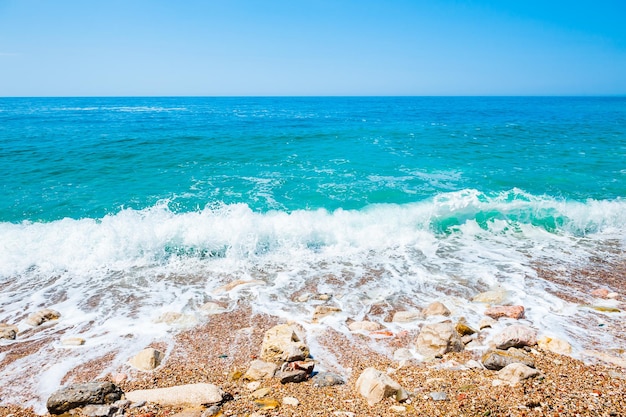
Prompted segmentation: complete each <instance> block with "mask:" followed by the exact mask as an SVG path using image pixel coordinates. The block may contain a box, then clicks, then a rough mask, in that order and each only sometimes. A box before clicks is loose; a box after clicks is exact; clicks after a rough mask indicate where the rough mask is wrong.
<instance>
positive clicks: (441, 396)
mask: <svg viewBox="0 0 626 417" xmlns="http://www.w3.org/2000/svg"><path fill="white" fill-rule="evenodd" d="M428 395H429V396H430V398H432V399H433V400H435V401H447V400H448V394H446V393H445V392H444V391H433V392H431V393H430V394H428Z"/></svg>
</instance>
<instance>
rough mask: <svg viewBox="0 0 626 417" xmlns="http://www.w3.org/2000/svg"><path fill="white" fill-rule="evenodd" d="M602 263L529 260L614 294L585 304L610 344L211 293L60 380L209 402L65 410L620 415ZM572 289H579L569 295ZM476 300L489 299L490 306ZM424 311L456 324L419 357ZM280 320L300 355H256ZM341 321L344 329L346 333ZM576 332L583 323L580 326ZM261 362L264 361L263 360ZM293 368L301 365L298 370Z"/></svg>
mask: <svg viewBox="0 0 626 417" xmlns="http://www.w3.org/2000/svg"><path fill="white" fill-rule="evenodd" d="M613 266H614V268H605V267H602V266H601V265H600V266H596V268H595V270H594V271H587V273H586V275H584V274H580V271H577V273H578V275H577V277H578V278H576V277H571V276H570V277H566V276H559V274H558V273H556V272H554V271H552V272H550V271H549V270H547V269H539V270H538V274H539V275H540V276H542V277H543V278H544V279H548V280H553V281H555V282H557V281H558V282H560V284H561V285H562V284H563V283H566V284H567V288H570V289H572V288H573V290H571V291H569V292H568V294H570V295H568V297H567V298H570V300H569V301H574V302H578V303H581V302H584V301H585V299H590V298H598V297H600V298H602V297H611V299H613V300H616V302H615V303H614V305H617V306H618V307H616V308H615V309H614V310H608V311H602V310H601V309H600V310H594V309H589V311H590V312H589V314H590V315H594V316H596V315H597V316H601V317H602V318H603V322H604V323H606V331H607V332H613V333H614V334H613V335H612V336H613V337H614V340H615V341H616V342H615V343H616V344H615V345H613V346H608V347H607V346H604V347H602V346H593V345H592V344H591V345H590V346H587V347H588V349H585V350H583V351H571V346H569V344H568V343H562V344H558V343H556V342H557V341H553V340H547V339H546V338H545V337H544V338H539V340H536V339H533V337H535V336H536V334H532V335H531V336H530V341H528V342H520V341H519V339H520V338H521V336H519V335H518V336H516V338H517V339H515V338H514V339H515V341H514V342H512V343H513V344H512V345H511V346H515V347H509V345H504V346H501V349H498V348H497V347H496V346H495V344H496V343H498V342H497V340H498V338H500V339H501V338H502V337H503V336H502V335H501V334H494V332H493V331H492V329H491V326H492V325H494V323H497V322H498V321H499V322H502V321H504V323H505V326H504V329H505V330H511V329H514V328H515V327H516V326H517V327H520V328H522V327H524V328H528V329H531V331H535V330H533V329H537V328H541V323H528V321H527V320H524V319H523V318H521V317H517V316H514V317H508V316H506V313H502V312H501V311H498V313H497V314H495V313H494V314H495V315H493V314H492V316H493V318H488V316H487V314H486V315H485V320H484V321H481V323H473V322H469V323H467V322H465V321H464V320H463V319H462V318H460V317H455V316H454V315H453V314H450V311H449V310H448V311H446V310H447V309H446V307H445V305H443V304H442V303H433V305H432V306H424V308H423V310H422V311H421V313H420V314H421V315H415V316H414V317H413V316H411V314H397V313H398V312H396V314H397V316H396V317H395V318H394V315H393V314H391V313H390V312H387V313H386V314H384V315H382V314H377V313H379V312H377V311H376V309H375V308H373V309H372V311H371V314H370V315H368V316H366V317H365V320H362V321H360V322H357V321H355V320H347V321H346V322H345V323H344V327H345V328H336V327H337V325H336V323H335V322H332V321H331V322H328V323H327V320H329V318H332V317H333V314H336V313H338V311H339V309H337V308H330V307H332V296H331V295H318V296H313V297H311V298H310V300H317V302H318V304H317V306H318V307H317V308H315V310H314V311H315V312H314V315H313V316H311V319H310V322H309V323H306V326H303V325H302V324H303V323H297V322H289V321H286V320H284V319H283V318H280V317H279V316H277V315H272V314H269V313H259V312H255V310H254V308H253V306H252V305H249V304H246V303H244V302H242V301H239V302H238V303H237V305H236V307H235V308H229V309H223V308H222V306H220V305H219V304H215V305H209V306H207V307H206V308H207V309H210V310H212V311H211V314H210V315H209V316H208V319H207V320H206V321H205V322H204V323H199V324H197V325H195V326H191V327H189V328H187V329H185V330H180V331H178V332H176V333H175V334H173V335H172V337H173V343H172V341H166V340H163V341H159V340H155V341H154V342H152V343H151V344H150V345H149V346H146V348H147V349H146V351H145V352H143V355H144V356H145V358H143V359H142V358H139V357H138V358H129V362H128V363H125V364H124V365H123V366H119V367H118V368H117V369H115V370H113V371H111V370H110V363H111V361H112V359H113V358H114V357H115V355H116V353H115V352H111V354H110V355H109V356H104V357H101V358H99V360H95V361H88V362H86V363H84V364H83V365H81V366H78V367H76V368H74V369H71V370H70V371H69V372H67V374H66V375H65V377H64V378H63V380H62V383H63V385H64V386H71V385H73V384H81V383H88V382H94V381H96V382H97V381H100V382H103V381H106V382H111V383H113V384H114V385H115V386H116V387H118V388H119V389H120V390H121V391H122V392H124V393H126V395H127V396H131V395H132V394H129V393H132V392H136V391H137V390H151V389H155V388H168V387H179V386H187V385H188V384H212V385H215V386H216V387H217V388H218V389H220V390H221V391H220V392H221V394H220V395H221V398H222V399H221V400H219V401H217V402H216V403H214V404H207V403H204V404H200V403H198V404H159V403H158V402H151V401H147V402H146V401H138V402H131V401H124V400H123V399H122V400H121V401H122V402H121V403H119V402H118V403H113V402H112V403H113V404H117V405H115V406H110V405H89V406H83V407H79V408H75V409H73V410H70V411H69V413H70V414H68V415H76V416H81V415H85V416H100V415H106V416H113V415H116V416H122V415H125V416H140V417H160V416H176V417H208V416H211V415H219V416H242V417H243V416H255V417H259V416H330V417H351V416H402V415H407V416H411V415H420V416H579V415H580V416H623V415H626V355H625V353H624V348H626V344H624V332H623V321H624V314H623V310H624V308H625V307H626V305H625V303H624V297H623V294H626V285H625V284H624V265H623V264H619V265H613ZM564 288H565V287H564ZM607 288H608V289H607ZM594 291H595V292H594ZM592 293H593V294H592ZM571 294H574V295H575V296H572V295H571ZM576 294H577V295H576ZM488 295H489V294H487V295H486V296H488ZM294 297H296V298H297V297H298V295H297V294H295V295H294ZM572 297H574V298H576V297H578V298H577V299H576V300H572V299H571V298H572ZM564 298H565V297H564ZM310 300H309V297H301V301H302V302H303V303H306V302H310ZM320 301H321V303H319V302H320ZM468 302H472V301H470V300H468ZM319 306H322V307H323V306H327V307H328V308H319ZM488 307H489V308H492V309H493V306H488ZM500 307H505V308H506V307H511V308H512V311H513V313H511V314H514V315H515V314H517V313H518V312H517V310H516V308H517V309H519V308H523V307H521V306H500ZM527 307H528V306H527ZM489 308H486V312H488V311H489ZM428 310H430V311H432V312H433V315H432V316H430V317H428V323H429V324H428V326H430V325H431V324H433V323H434V324H435V325H438V324H443V327H445V326H446V325H449V326H451V328H452V329H454V333H455V334H454V335H452V336H451V338H450V339H449V340H452V341H453V342H450V341H449V340H448V341H446V342H444V348H443V351H442V352H444V351H445V353H443V354H439V353H436V354H433V355H432V356H429V355H428V354H425V353H424V352H428V350H424V349H423V346H422V347H420V346H419V343H421V342H419V340H420V338H421V339H424V337H425V336H424V333H425V330H426V328H427V327H428V326H427V324H426V321H425V319H424V317H425V316H424V314H425V312H426V311H428ZM59 314H62V313H59ZM46 317H47V318H46ZM61 317H62V316H61ZM32 318H33V320H42V321H45V320H50V321H54V320H58V319H59V318H58V317H56V316H55V313H54V312H53V311H52V312H51V311H44V312H43V313H39V314H38V315H37V316H33V317H32ZM170 319H172V320H175V319H180V317H177V316H176V317H170ZM392 320H401V321H405V324H404V327H403V329H404V330H401V331H397V330H394V331H392V330H388V329H389V328H390V327H389V324H390V323H391V322H392ZM518 323H523V324H518ZM455 324H456V326H454V325H455ZM281 325H287V327H288V328H289V329H290V330H289V332H292V331H293V334H291V333H290V336H288V337H287V338H288V339H289V340H288V343H290V344H291V345H290V346H291V347H290V348H289V349H293V346H297V347H298V349H301V350H303V351H304V352H305V354H306V358H305V357H302V358H296V359H293V358H291V359H284V358H283V359H281V358H279V359H278V360H273V359H271V360H268V357H267V353H266V351H265V350H266V347H264V346H266V343H268V342H266V341H265V339H266V338H267V337H268V336H267V334H268V333H269V332H268V331H269V330H270V329H275V328H277V327H276V326H278V328H283V327H281ZM305 327H306V328H305ZM433 327H435V326H433ZM5 328H6V329H3V330H5V333H3V334H7V335H8V336H7V337H10V336H11V335H12V334H11V333H10V332H11V329H8V325H7V326H5ZM347 328H350V329H354V330H352V331H345V329H347ZM545 330H546V329H541V332H540V333H542V334H543V333H545ZM580 331H581V334H583V333H584V332H585V329H584V328H581V329H580ZM420 333H422V335H420ZM61 336H62V335H57V336H56V337H61ZM439 336H440V335H437V337H439ZM433 337H434V336H433ZM445 337H447V336H445ZM457 339H458V340H461V341H462V342H461V344H460V345H459V346H460V347H454V346H457V345H458V342H454V341H456V340H457ZM561 342H562V341H561ZM46 343H50V341H49V340H48V341H46V340H40V341H37V342H28V343H27V342H24V343H20V342H19V333H18V334H17V338H16V341H14V342H11V343H3V345H2V346H1V349H2V356H1V360H0V368H2V369H5V368H6V367H7V365H8V364H10V363H11V362H12V361H14V360H16V359H18V358H21V357H24V356H27V355H31V354H45V344H46ZM68 343H73V344H77V345H80V344H81V341H80V340H70V341H69V342H68ZM425 343H426V344H427V345H428V344H430V345H428V348H432V347H433V346H434V345H436V344H437V343H439V342H437V341H433V340H430V339H429V341H427V342H425ZM454 343H457V345H455V344H454ZM507 343H508V342H507ZM516 343H517V344H516ZM438 346H439V345H438ZM451 346H452V347H451ZM272 349H274V350H276V349H278V348H272ZM281 349H282V348H281ZM289 349H286V350H289ZM420 349H422V350H420ZM494 349H495V350H496V351H497V353H498V355H500V356H503V357H504V356H506V357H510V356H513V355H514V354H516V355H517V354H519V355H522V356H523V357H524V358H525V359H524V361H527V363H529V364H530V365H532V366H529V367H528V366H526V365H521V366H520V365H519V364H517V365H516V366H518V368H519V369H518V368H516V369H515V370H514V373H515V377H516V378H518V379H517V380H512V381H513V382H511V380H508V379H507V378H508V377H507V376H505V375H504V373H503V371H502V370H495V369H486V368H485V365H486V364H487V361H486V359H485V357H486V353H487V352H491V351H493V350H494ZM568 349H569V350H568ZM279 350H280V349H279ZM419 352H421V354H420V353H419ZM141 360H143V361H144V362H140V361H141ZM146 361H147V362H146ZM272 361H273V362H275V363H274V364H271V362H272ZM524 361H522V362H524ZM142 363H145V365H144V364H142ZM268 364H270V365H268ZM303 364H304V365H303ZM307 364H308V365H307ZM253 365H254V366H257V365H258V366H261V368H262V367H263V366H265V367H266V368H265V369H267V366H269V367H270V368H271V371H270V372H269V373H266V374H264V373H263V372H265V371H263V370H256V371H254V372H253V371H252V368H253ZM142 367H143V368H142ZM305 368H307V369H306V371H305V370H302V369H305ZM370 368H373V369H374V370H375V371H376V372H378V373H379V374H380V375H382V376H383V377H384V378H387V379H390V380H391V386H392V388H389V387H386V388H385V389H384V394H381V397H380V398H378V399H374V400H372V399H368V398H367V397H366V396H365V395H364V394H363V392H364V391H363V390H365V391H368V390H369V392H370V393H372V392H376V390H378V389H379V387H378V386H377V385H375V384H376V383H374V385H370V386H368V387H369V388H368V387H366V388H363V386H362V384H363V382H362V381H359V380H360V376H361V375H363V374H364V373H366V372H365V371H366V370H368V369H370ZM524 369H527V370H529V371H531V373H530V374H529V375H530V376H520V375H522V374H521V372H522V371H524ZM255 372H256V373H255ZM259 372H260V373H259ZM368 372H373V371H368ZM287 374H289V375H287ZM253 375H254V376H253ZM28 377H29V376H28V375H27V374H25V375H18V376H16V378H18V379H19V378H28ZM288 378H295V380H294V379H291V380H290V379H288ZM333 378H334V379H333ZM289 381H295V382H289ZM321 381H332V382H328V383H324V382H321ZM394 384H397V385H394ZM33 385H36V384H33ZM398 386H399V387H400V388H398ZM393 387H395V388H393ZM184 389H185V388H183V390H184ZM3 391H4V390H3ZM3 397H4V395H3V394H0V400H1V401H2V403H1V406H0V415H3V416H12V417H22V416H34V415H37V414H36V413H35V411H34V410H33V409H32V408H29V407H22V406H21V404H15V403H7V402H6V400H5V399H4V398H3Z"/></svg>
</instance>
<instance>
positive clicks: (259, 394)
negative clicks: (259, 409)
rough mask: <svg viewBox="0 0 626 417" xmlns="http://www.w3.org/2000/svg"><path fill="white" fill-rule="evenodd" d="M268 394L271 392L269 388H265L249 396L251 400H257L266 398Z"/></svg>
mask: <svg viewBox="0 0 626 417" xmlns="http://www.w3.org/2000/svg"><path fill="white" fill-rule="evenodd" d="M270 392H272V390H271V389H270V388H267V387H265V388H260V389H257V390H256V391H254V392H253V393H252V394H250V396H251V397H252V398H256V399H259V398H263V397H266V396H267V394H269V393H270Z"/></svg>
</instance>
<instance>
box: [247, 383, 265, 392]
mask: <svg viewBox="0 0 626 417" xmlns="http://www.w3.org/2000/svg"><path fill="white" fill-rule="evenodd" d="M260 386H261V381H252V382H249V383H248V384H246V388H248V391H256V390H258V389H259V387H260Z"/></svg>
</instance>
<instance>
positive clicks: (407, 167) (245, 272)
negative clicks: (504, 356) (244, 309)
mask: <svg viewBox="0 0 626 417" xmlns="http://www.w3.org/2000/svg"><path fill="white" fill-rule="evenodd" d="M0 162H1V163H0V193H1V194H2V198H1V199H0V289H1V290H2V291H1V292H0V322H9V323H14V324H17V325H18V326H20V328H21V329H23V328H27V327H28V326H27V325H26V324H25V322H24V318H25V315H27V314H30V313H31V312H34V311H37V310H38V309H40V308H43V307H50V308H54V309H56V310H58V311H59V312H61V313H62V320H61V321H60V322H59V323H58V324H56V325H55V326H53V327H51V328H49V329H44V330H42V331H39V332H31V333H29V334H27V335H25V336H23V337H24V338H25V339H22V341H24V340H26V341H32V340H38V339H44V338H49V339H50V343H48V344H44V345H42V346H45V347H42V349H43V350H45V352H43V351H42V352H38V354H36V355H31V356H27V357H24V358H21V359H19V360H17V361H15V362H13V363H12V364H11V365H10V366H9V367H8V368H7V369H4V372H0V386H3V389H5V388H6V389H5V391H6V392H4V393H3V394H4V395H3V400H5V401H12V402H19V403H21V404H31V405H34V406H35V407H36V409H43V403H44V402H45V399H46V398H47V395H48V394H49V393H50V392H51V391H53V390H54V389H55V388H56V387H58V385H59V384H60V381H61V380H62V379H63V377H64V375H65V373H66V372H68V371H69V370H71V369H72V368H73V367H74V366H76V365H77V364H80V363H83V362H85V361H88V360H95V359H97V358H100V357H101V356H103V355H105V354H110V353H111V352H116V355H114V356H115V358H114V359H113V360H112V361H111V363H110V364H108V365H107V366H108V368H107V371H113V370H115V369H119V367H120V366H123V364H124V363H126V361H127V360H128V358H129V357H130V356H132V355H133V354H134V353H135V352H137V351H138V350H140V349H142V348H144V347H145V346H147V345H148V344H150V343H151V342H152V341H154V340H159V341H165V342H166V343H172V334H173V333H175V331H177V330H178V329H179V327H176V325H175V324H172V325H166V324H164V323H157V322H158V320H156V319H157V318H158V317H159V316H160V315H161V314H164V313H168V312H178V313H182V314H185V315H186V316H185V317H189V320H188V321H189V322H193V320H197V322H202V321H203V320H207V317H206V316H205V315H203V313H202V311H201V309H200V306H201V305H202V304H204V303H206V302H208V301H218V302H220V303H222V304H223V305H226V306H227V308H228V309H234V308H236V306H237V305H238V304H239V303H241V302H245V303H248V304H250V305H251V307H252V309H253V311H257V312H266V313H269V314H273V315H277V316H279V317H281V318H283V319H284V320H294V321H296V322H298V323H300V324H301V325H302V326H303V327H304V328H306V329H308V330H309V331H310V333H309V334H308V336H307V338H308V341H309V342H310V343H311V344H312V346H316V347H315V348H314V350H315V349H321V347H319V346H318V345H316V344H315V343H314V339H315V336H314V334H315V332H316V331H317V330H315V329H317V328H316V327H315V326H318V325H313V324H311V323H310V317H311V315H312V311H313V308H314V305H313V304H311V303H303V302H299V301H298V300H299V298H300V296H301V295H302V293H303V292H306V291H313V292H318V293H329V294H332V295H333V298H332V303H333V305H335V306H337V307H340V308H341V310H342V312H341V313H340V314H337V315H334V316H333V317H330V318H328V319H326V321H325V322H324V323H323V324H324V325H328V326H331V327H333V328H335V329H336V330H337V331H340V332H344V333H349V332H348V331H347V327H346V326H345V321H346V320H347V319H352V320H360V319H362V318H364V317H365V316H366V314H368V312H369V311H370V308H371V307H372V305H374V304H376V305H378V306H380V305H381V304H382V305H388V306H390V308H393V309H396V310H402V309H409V310H410V309H414V308H419V307H423V306H425V305H427V303H430V302H432V301H435V300H437V301H442V302H444V304H446V305H447V306H448V307H449V308H451V309H452V310H453V315H454V316H455V317H461V316H463V317H465V318H466V319H467V320H468V322H469V323H470V324H473V325H474V326H477V323H478V321H479V319H480V318H481V317H482V315H483V313H484V308H485V306H484V305H481V304H477V303H471V302H469V301H468V300H470V299H471V298H472V297H473V296H474V295H475V294H476V293H478V292H481V291H485V290H488V289H491V288H504V289H505V290H506V291H507V298H506V300H505V301H504V302H505V303H512V304H523V305H525V306H526V308H527V312H526V317H527V319H528V321H529V323H531V324H532V325H533V326H535V327H537V328H538V329H539V331H540V334H549V335H551V336H556V337H559V338H561V339H564V340H567V341H569V342H570V343H571V344H572V345H573V347H574V352H575V353H574V354H575V355H576V354H577V353H576V352H581V351H583V350H584V349H586V348H588V347H589V346H590V345H591V344H593V343H600V344H602V345H603V346H607V347H609V348H610V347H612V346H613V347H619V341H616V340H614V339H613V338H612V336H611V333H610V332H607V331H606V329H607V327H598V322H597V317H595V316H593V315H591V313H589V311H588V310H584V309H580V308H579V306H577V305H575V304H572V303H568V302H566V301H564V300H563V299H561V298H558V297H556V296H554V295H553V294H555V293H559V292H560V293H566V294H567V293H572V295H574V296H577V297H586V296H587V295H585V294H582V295H581V294H580V293H577V291H586V289H575V288H570V287H568V286H567V285H560V284H557V283H554V282H548V281H545V280H544V279H542V277H541V276H538V274H537V272H536V265H537V264H541V265H543V267H544V268H550V269H552V270H553V271H555V273H556V274H557V275H558V274H561V273H563V274H564V275H566V273H567V272H568V271H570V270H575V269H577V268H585V267H586V266H588V265H590V264H591V263H592V262H593V260H594V259H595V260H597V259H603V260H605V261H606V263H607V264H609V265H610V264H611V263H612V262H623V259H624V248H625V247H626V200H625V199H624V198H625V197H626V98H619V97H603V98H600V97H597V98H594V97H589V98H576V97H567V98H565V97H558V98H556V97H537V98H532V97H524V98H521V97H511V98H508V97H501V98H469V97H468V98H453V97H451V98H447V97H430V98H429V97H424V98H412V97H400V98H4V99H0ZM234 280H240V281H242V282H249V284H246V285H241V286H237V287H235V288H234V289H226V290H225V289H224V285H227V284H229V283H232V282H233V281H234ZM407 300H410V302H409V301H407ZM610 302H612V301H610ZM620 314H623V313H620ZM146 323H148V324H149V325H146ZM385 325H386V326H387V327H388V328H390V329H391V330H392V331H396V330H402V329H401V328H402V326H405V325H404V324H394V323H385ZM181 326H182V324H181ZM581 326H587V327H586V328H585V330H584V331H582V332H581V330H580V327H581ZM496 330H497V329H496ZM58 331H62V332H64V334H65V335H67V336H80V337H83V338H85V339H86V340H87V343H86V345H85V349H83V348H80V349H64V348H59V342H58V340H57V339H58V334H57V333H55V332H58ZM573 335H576V337H573ZM10 343H21V342H20V341H19V340H18V341H17V342H7V341H0V344H4V345H6V344H10ZM4 345H3V346H4ZM314 353H315V355H316V356H317V357H320V358H329V360H328V363H320V364H319V366H320V367H321V368H324V367H325V366H326V367H329V366H331V364H332V363H333V359H332V354H331V353H330V352H314ZM2 355H3V353H2V352H0V361H1V359H2ZM109 356H110V355H109ZM49 363H54V364H55V365H54V366H52V367H50V366H49V365H48V364H49ZM329 364H330V365H329ZM343 372H344V373H345V372H349V371H348V370H343ZM18 374H19V375H26V376H28V378H27V379H26V378H24V380H21V379H18V380H16V379H15V375H18ZM32 381H46V383H45V384H44V383H39V384H38V385H33V382H32Z"/></svg>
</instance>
